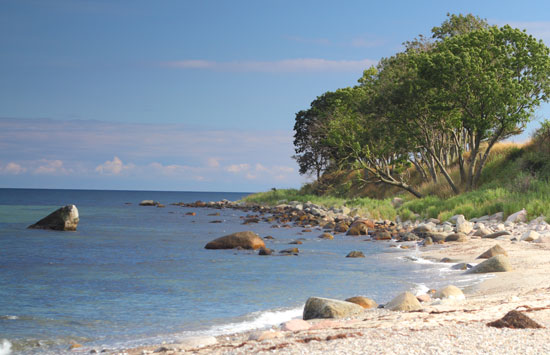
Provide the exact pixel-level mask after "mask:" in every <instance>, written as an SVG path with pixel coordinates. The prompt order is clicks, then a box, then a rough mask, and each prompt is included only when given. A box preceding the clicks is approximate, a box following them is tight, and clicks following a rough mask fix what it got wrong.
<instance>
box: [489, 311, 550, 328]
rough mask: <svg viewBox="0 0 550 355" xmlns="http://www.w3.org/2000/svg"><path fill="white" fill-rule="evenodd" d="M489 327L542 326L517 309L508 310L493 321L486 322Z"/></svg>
mask: <svg viewBox="0 0 550 355" xmlns="http://www.w3.org/2000/svg"><path fill="white" fill-rule="evenodd" d="M487 325H488V326H489V327H495V328H512V329H525V328H544V327H543V326H542V325H540V324H538V323H537V322H535V321H534V320H532V319H531V318H529V317H527V316H526V315H525V314H523V313H521V312H518V311H510V312H508V313H506V315H505V316H504V317H502V318H501V319H498V320H496V321H494V322H491V323H487Z"/></svg>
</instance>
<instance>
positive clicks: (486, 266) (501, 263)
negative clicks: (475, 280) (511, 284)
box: [466, 255, 512, 274]
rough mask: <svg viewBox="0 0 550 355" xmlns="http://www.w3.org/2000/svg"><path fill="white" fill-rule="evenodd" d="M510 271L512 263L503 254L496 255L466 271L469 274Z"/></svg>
mask: <svg viewBox="0 0 550 355" xmlns="http://www.w3.org/2000/svg"><path fill="white" fill-rule="evenodd" d="M506 271H512V264H510V261H509V260H508V257H507V256H505V255H496V256H493V257H492V258H490V259H487V260H485V261H484V262H482V263H481V264H478V265H476V266H474V267H473V268H471V269H470V270H468V271H466V272H467V273H471V274H481V273H488V272H506Z"/></svg>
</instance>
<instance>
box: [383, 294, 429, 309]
mask: <svg viewBox="0 0 550 355" xmlns="http://www.w3.org/2000/svg"><path fill="white" fill-rule="evenodd" d="M384 308H387V309H389V310H391V311H405V312H410V311H417V310H420V309H422V305H421V304H420V302H418V300H417V299H416V297H415V295H413V294H412V293H410V292H403V293H402V294H400V295H399V296H397V297H395V298H394V299H393V300H391V301H390V302H388V303H387V304H386V305H385V306H384Z"/></svg>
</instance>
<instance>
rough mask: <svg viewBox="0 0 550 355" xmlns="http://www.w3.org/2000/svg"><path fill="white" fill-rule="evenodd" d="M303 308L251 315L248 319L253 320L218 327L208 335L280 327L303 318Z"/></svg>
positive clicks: (209, 331) (211, 329)
mask: <svg viewBox="0 0 550 355" xmlns="http://www.w3.org/2000/svg"><path fill="white" fill-rule="evenodd" d="M302 312H303V306H302V307H300V308H292V309H286V310H270V311H262V312H254V313H250V314H249V315H248V316H247V317H246V318H251V319H248V320H245V321H243V322H235V323H228V324H221V325H216V326H213V327H212V328H210V329H209V330H207V331H206V332H205V333H207V334H208V335H213V336H217V335H223V334H231V333H241V332H246V331H249V330H254V329H264V328H268V327H271V326H274V325H279V324H281V323H284V322H286V321H288V320H291V319H293V318H298V317H301V316H302Z"/></svg>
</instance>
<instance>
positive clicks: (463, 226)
mask: <svg viewBox="0 0 550 355" xmlns="http://www.w3.org/2000/svg"><path fill="white" fill-rule="evenodd" d="M472 229H474V224H473V223H472V222H468V221H461V222H459V223H457V224H456V232H457V233H464V234H468V233H470V232H471V231H472Z"/></svg>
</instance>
